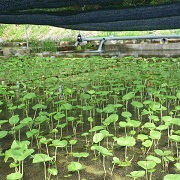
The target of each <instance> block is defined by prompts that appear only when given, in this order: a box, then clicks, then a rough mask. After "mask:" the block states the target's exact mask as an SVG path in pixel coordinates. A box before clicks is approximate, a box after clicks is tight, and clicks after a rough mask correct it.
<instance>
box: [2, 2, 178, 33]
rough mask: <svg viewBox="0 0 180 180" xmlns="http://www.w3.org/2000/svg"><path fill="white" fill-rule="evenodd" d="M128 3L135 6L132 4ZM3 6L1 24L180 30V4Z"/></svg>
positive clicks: (38, 4)
mask: <svg viewBox="0 0 180 180" xmlns="http://www.w3.org/2000/svg"><path fill="white" fill-rule="evenodd" d="M127 1H128V2H131V3H129V4H128V3H127ZM164 1H168V2H166V3H164ZM1 2H2V3H1V4H0V23H5V24H37V25H51V26H57V27H63V28H68V29H76V30H92V31H95V30H98V31H119V30H121V31H127V30H157V29H178V28H180V0H174V1H169V0H155V1H151V0H148V1H147V0H116V1H113V0H97V1H95V0H61V1H60V0H21V1H20V0H1ZM132 2H133V3H132ZM141 2H142V3H141ZM152 2H154V3H152Z"/></svg>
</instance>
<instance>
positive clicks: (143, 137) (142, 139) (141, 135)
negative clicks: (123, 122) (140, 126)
mask: <svg viewBox="0 0 180 180" xmlns="http://www.w3.org/2000/svg"><path fill="white" fill-rule="evenodd" d="M137 139H140V140H141V141H144V140H146V139H148V135H146V134H138V136H137Z"/></svg>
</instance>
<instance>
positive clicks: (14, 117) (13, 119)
mask: <svg viewBox="0 0 180 180" xmlns="http://www.w3.org/2000/svg"><path fill="white" fill-rule="evenodd" d="M18 122H19V115H14V116H12V117H11V118H10V119H9V123H10V124H11V125H14V124H17V123H18Z"/></svg>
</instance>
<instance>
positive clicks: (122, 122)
mask: <svg viewBox="0 0 180 180" xmlns="http://www.w3.org/2000/svg"><path fill="white" fill-rule="evenodd" d="M119 126H120V127H127V126H128V123H127V122H125V121H121V122H119Z"/></svg>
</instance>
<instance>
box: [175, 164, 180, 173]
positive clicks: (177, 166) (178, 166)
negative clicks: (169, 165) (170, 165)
mask: <svg viewBox="0 0 180 180" xmlns="http://www.w3.org/2000/svg"><path fill="white" fill-rule="evenodd" d="M174 165H175V166H176V168H177V169H178V170H179V171H180V163H175V164H174Z"/></svg>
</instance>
